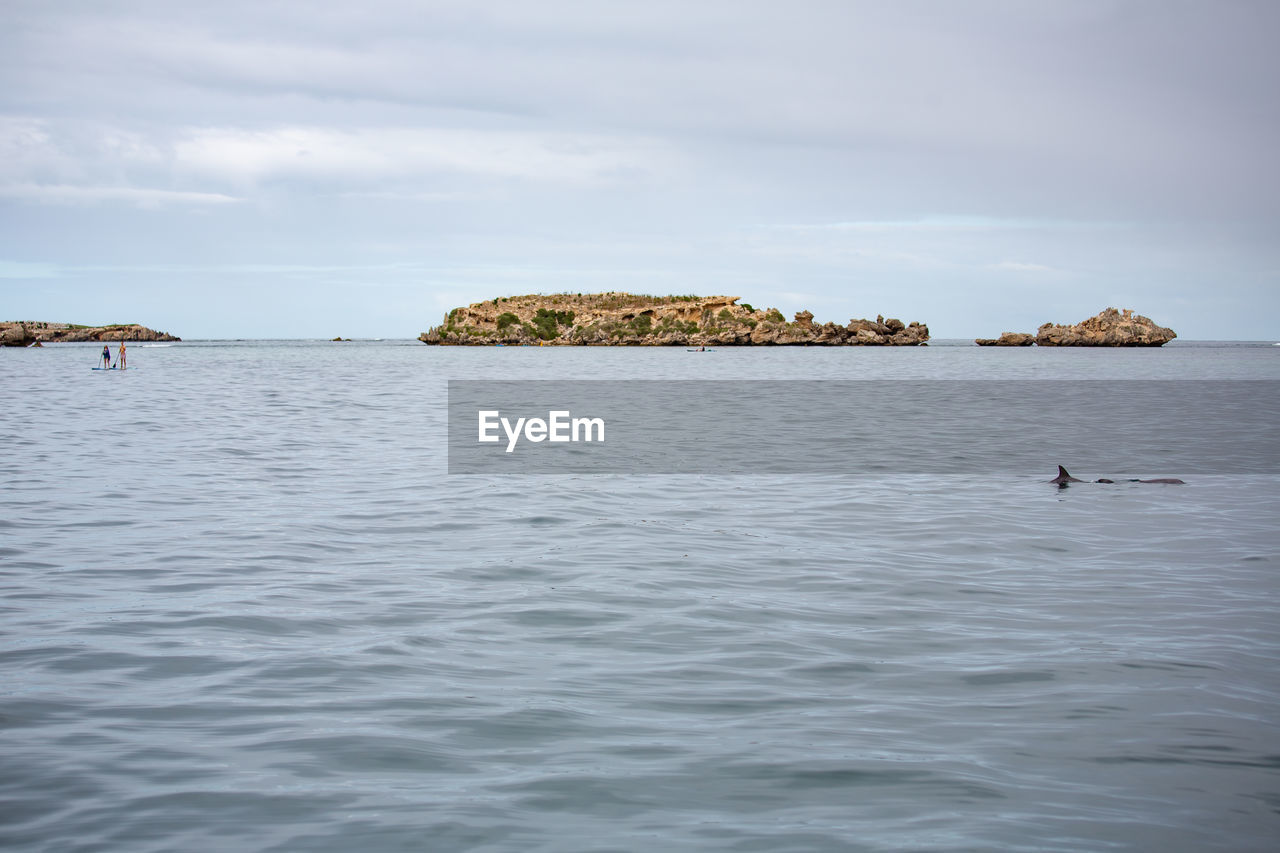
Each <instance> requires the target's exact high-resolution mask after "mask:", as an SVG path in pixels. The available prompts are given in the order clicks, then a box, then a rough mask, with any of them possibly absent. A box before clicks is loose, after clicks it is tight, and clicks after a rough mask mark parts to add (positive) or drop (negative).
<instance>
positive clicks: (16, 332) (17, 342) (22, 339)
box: [0, 323, 39, 347]
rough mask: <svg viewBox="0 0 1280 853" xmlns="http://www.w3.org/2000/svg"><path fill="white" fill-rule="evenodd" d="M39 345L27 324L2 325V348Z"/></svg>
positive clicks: (0, 340) (0, 328)
mask: <svg viewBox="0 0 1280 853" xmlns="http://www.w3.org/2000/svg"><path fill="white" fill-rule="evenodd" d="M33 343H39V341H37V340H36V336H35V334H34V333H33V332H32V331H31V328H30V327H29V326H28V325H27V324H26V323H0V347H29V346H31V345H32V344H33Z"/></svg>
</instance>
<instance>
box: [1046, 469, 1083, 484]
mask: <svg viewBox="0 0 1280 853" xmlns="http://www.w3.org/2000/svg"><path fill="white" fill-rule="evenodd" d="M1049 482H1050V483H1057V484H1058V485H1059V486H1065V485H1066V484H1067V483H1083V482H1084V480H1078V479H1076V478H1075V477H1072V476H1071V475H1070V474H1068V473H1067V469H1066V468H1063V467H1062V466H1061V465H1059V466H1058V476H1056V477H1054V478H1053V479H1052V480H1050V481H1049Z"/></svg>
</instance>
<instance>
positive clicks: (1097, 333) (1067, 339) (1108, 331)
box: [1036, 308, 1177, 347]
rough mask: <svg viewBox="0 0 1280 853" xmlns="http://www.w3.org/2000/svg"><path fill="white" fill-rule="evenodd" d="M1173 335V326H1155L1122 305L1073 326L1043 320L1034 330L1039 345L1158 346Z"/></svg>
mask: <svg viewBox="0 0 1280 853" xmlns="http://www.w3.org/2000/svg"><path fill="white" fill-rule="evenodd" d="M1176 337H1177V334H1176V333H1175V332H1174V331H1173V329H1167V328H1165V327H1163V326H1157V325H1156V324H1155V323H1154V322H1153V321H1152V320H1151V319H1150V318H1149V317H1143V316H1142V315H1140V314H1134V313H1133V311H1132V310H1130V309H1128V308H1126V309H1124V310H1123V311H1117V310H1116V309H1115V308H1108V309H1106V310H1105V311H1103V312H1102V313H1100V314H1098V315H1096V316H1094V317H1090V318H1089V319H1088V320H1084V321H1083V322H1080V323H1076V324H1075V325H1074V326H1057V325H1054V324H1053V323H1045V324H1044V325H1043V326H1041V327H1040V328H1039V329H1038V330H1037V331H1036V346H1041V347H1158V346H1163V345H1164V344H1167V343H1168V342H1169V341H1171V340H1173V339H1174V338H1176Z"/></svg>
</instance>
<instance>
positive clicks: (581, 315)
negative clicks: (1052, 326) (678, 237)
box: [418, 292, 929, 346]
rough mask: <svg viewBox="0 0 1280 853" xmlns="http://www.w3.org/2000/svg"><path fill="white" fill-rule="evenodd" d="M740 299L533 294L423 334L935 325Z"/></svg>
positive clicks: (804, 332)
mask: <svg viewBox="0 0 1280 853" xmlns="http://www.w3.org/2000/svg"><path fill="white" fill-rule="evenodd" d="M739 299H741V297H739V296H642V295H636V294H631V293H619V292H609V293H587V294H571V293H560V294H553V295H550V296H543V295H538V294H531V295H527V296H510V297H500V298H498V299H491V300H488V301H485V302H477V303H475V304H473V305H468V306H466V307H465V308H455V309H453V310H452V311H450V312H449V313H448V314H447V315H446V316H445V318H444V322H442V323H441V324H440V325H439V326H436V327H435V328H433V329H430V330H429V331H426V332H423V333H422V334H421V335H419V337H418V340H420V341H422V342H423V343H426V344H464V345H473V346H485V345H488V346H492V345H494V344H507V345H521V344H550V345H557V346H731V345H738V346H808V345H814V346H859V345H862V346H923V345H925V344H926V342H927V341H928V340H929V327H928V326H925V325H923V324H921V323H911V324H906V323H903V322H902V321H901V320H895V319H888V320H886V319H885V318H884V317H877V318H876V319H875V321H871V320H850V321H849V324H848V325H847V326H841V325H837V324H836V323H823V324H822V325H818V324H815V323H814V322H813V314H811V313H810V312H808V311H800V312H798V313H797V314H796V315H795V320H794V322H790V323H788V322H787V319H786V317H784V316H783V315H782V312H781V311H779V310H778V309H776V308H769V309H765V310H760V309H756V308H752V307H751V306H750V305H746V304H743V305H739V304H738V300H739Z"/></svg>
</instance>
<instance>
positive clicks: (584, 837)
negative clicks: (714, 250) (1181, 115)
mask: <svg viewBox="0 0 1280 853" xmlns="http://www.w3.org/2000/svg"><path fill="white" fill-rule="evenodd" d="M95 357H96V350H95V349H94V348H93V347H92V346H76V345H62V346H49V347H46V348H44V349H43V350H20V351H6V352H0V362H2V364H0V369H2V374H0V388H3V390H4V394H3V397H4V399H5V401H6V405H5V406H3V407H2V408H0V438H2V439H3V447H4V451H3V454H2V455H0V471H3V474H4V483H5V487H4V490H3V492H2V493H0V608H2V610H0V727H2V728H0V739H2V740H0V743H2V748H0V845H3V846H4V847H5V848H6V849H11V850H59V851H81V850H86V851H87V850H129V851H150V850H155V851H162V850H163V851H167V850H237V851H238V850H273V851H296V850H306V851H311V850H326V851H328V850H332V851H349V850H361V851H383V850H494V851H499V850H500V851H508V850H510V851H517V850H518V851H526V850H536V851H578V850H584V851H585V850H600V851H605V850H609V851H618V850H627V851H631V850H644V851H647V850H734V851H750V850H768V851H788V850H795V851H809V850H875V851H880V850H988V849H1003V850H1028V851H1029V850H1037V851H1042V850H1050V851H1076V850H1103V849H1117V850H1151V849H1165V850H1269V849H1274V844H1275V838H1276V837H1280V737H1278V735H1280V725H1278V724H1280V713H1278V712H1277V708H1278V707H1280V676H1277V661H1276V659H1277V656H1278V654H1280V598H1278V597H1277V593H1278V592H1280V581H1278V580H1277V571H1278V570H1280V537H1278V536H1277V533H1276V522H1277V518H1280V498H1277V485H1280V477H1277V476H1275V475H1273V474H1259V475H1256V476H1246V477H1227V476H1212V475H1205V476H1196V477H1195V478H1188V479H1189V482H1188V484H1187V485H1185V486H1173V487H1170V486H1151V485H1138V484H1117V485H1114V486H1100V485H1090V484H1080V485H1077V486H1073V487H1071V488H1068V489H1064V490H1058V489H1055V488H1054V487H1053V486H1051V485H1047V484H1046V483H1045V482H1044V481H1045V480H1047V479H1048V478H1049V477H1051V476H1053V474H1054V473H1055V466H1056V464H1057V463H1058V462H1064V464H1065V463H1067V462H1069V460H1059V459H1054V458H1046V460H1045V465H1044V469H1043V470H1036V471H1027V472H1026V475H1025V476H1023V477H1001V478H998V479H996V480H986V479H983V478H977V479H975V478H958V477H949V478H941V479H938V478H929V477H922V476H911V477H900V478H879V479H866V478H846V477H838V476H824V475H819V476H808V477H797V476H771V477H749V476H738V477H711V476H697V477H693V476H686V477H676V476H665V477H656V476H630V477H621V476H618V477H610V476H598V477H568V476H560V477H548V476H542V477H505V478H504V477H462V476H448V475H446V474H445V473H444V470H445V464H444V416H445V408H444V383H445V380H446V379H448V378H470V379H482V378H512V377H531V378H610V377H644V378H673V379H675V378H805V379H814V378H840V379H857V378H879V379H893V378H927V379H940V378H984V377H991V378H1041V377H1043V378H1094V377H1097V378H1224V379H1225V378H1270V379H1276V378H1280V348H1276V349H1274V350H1273V349H1269V348H1266V347H1240V346H1236V347H1209V346H1204V347H1196V346H1171V347H1168V348H1165V349H1161V350H1136V351H1105V352H1101V351H1088V350H1036V349H1030V350H988V349H978V348H973V347H946V346H934V347H930V348H928V349H920V350H872V349H848V350H816V349H814V350H809V349H802V350H755V349H744V350H722V351H719V352H716V353H708V354H686V353H684V352H683V351H669V350H618V349H609V350H594V349H593V350H574V349H552V350H546V349H533V348H528V349H519V348H506V349H493V350H488V349H483V350H482V349H450V348H429V347H424V346H421V345H418V344H416V343H411V342H384V343H372V342H370V343H349V344H327V343H306V342H275V343H272V342H223V343H217V342H210V343H198V342H197V343H192V344H179V345H175V346H172V347H141V346H139V347H133V348H131V349H130V364H131V365H134V366H136V367H137V368H138V369H137V370H130V371H128V372H127V373H124V374H118V373H102V372H97V373H95V372H93V371H90V370H89V369H88V368H89V367H91V366H92V365H93V362H94V359H95ZM1259 405H1264V406H1272V407H1277V408H1278V412H1277V414H1278V416H1280V404H1278V403H1277V401H1276V400H1260V401H1259ZM1171 416H1176V413H1171ZM1044 429H1045V437H1046V444H1052V439H1053V424H1052V421H1051V420H1047V421H1046V424H1045V426H1044ZM1213 440H1214V436H1213V435H1206V436H1205V441H1206V443H1210V442H1212V441H1213ZM726 452H733V449H726ZM1068 467H1070V465H1068ZM1073 473H1078V474H1079V475H1080V476H1090V477H1092V476H1101V475H1104V474H1105V473H1107V472H1091V471H1081V472H1073ZM1160 473H1161V474H1162V475H1176V474H1177V472H1176V471H1169V472H1160Z"/></svg>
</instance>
